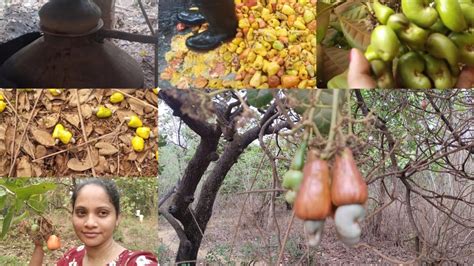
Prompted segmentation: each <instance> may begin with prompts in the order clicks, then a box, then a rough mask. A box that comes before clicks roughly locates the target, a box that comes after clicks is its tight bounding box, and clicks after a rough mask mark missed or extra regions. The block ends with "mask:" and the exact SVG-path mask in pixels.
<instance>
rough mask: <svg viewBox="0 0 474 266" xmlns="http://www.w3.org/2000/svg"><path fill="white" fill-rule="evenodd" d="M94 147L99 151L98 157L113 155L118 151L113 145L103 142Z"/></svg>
mask: <svg viewBox="0 0 474 266" xmlns="http://www.w3.org/2000/svg"><path fill="white" fill-rule="evenodd" d="M94 146H95V147H96V148H97V149H99V154H100V155H113V154H116V153H117V152H118V151H119V150H118V149H117V148H116V147H115V146H114V145H112V144H110V143H107V142H103V141H102V142H97V143H96V144H95V145H94Z"/></svg>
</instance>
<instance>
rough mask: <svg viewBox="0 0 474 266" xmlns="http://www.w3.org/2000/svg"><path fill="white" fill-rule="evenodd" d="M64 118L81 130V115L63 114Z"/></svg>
mask: <svg viewBox="0 0 474 266" xmlns="http://www.w3.org/2000/svg"><path fill="white" fill-rule="evenodd" d="M62 115H63V116H64V118H65V119H66V121H67V122H68V123H69V124H71V125H73V126H75V127H76V128H80V127H81V126H80V123H81V120H80V119H79V114H77V113H63V114H62Z"/></svg>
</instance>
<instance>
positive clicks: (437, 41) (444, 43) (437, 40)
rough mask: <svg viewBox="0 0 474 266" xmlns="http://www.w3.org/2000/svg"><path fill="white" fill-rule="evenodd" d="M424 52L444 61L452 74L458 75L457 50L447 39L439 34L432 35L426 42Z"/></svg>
mask: <svg viewBox="0 0 474 266" xmlns="http://www.w3.org/2000/svg"><path fill="white" fill-rule="evenodd" d="M426 50H427V51H428V52H429V53H430V54H431V55H433V56H434V57H436V58H439V59H446V61H448V63H449V66H450V68H451V71H452V72H453V74H454V75H458V74H459V68H458V63H459V50H458V47H457V46H456V44H454V42H453V41H451V40H450V39H449V38H448V37H446V36H444V35H443V34H441V33H432V34H431V35H430V36H429V37H428V40H427V41H426Z"/></svg>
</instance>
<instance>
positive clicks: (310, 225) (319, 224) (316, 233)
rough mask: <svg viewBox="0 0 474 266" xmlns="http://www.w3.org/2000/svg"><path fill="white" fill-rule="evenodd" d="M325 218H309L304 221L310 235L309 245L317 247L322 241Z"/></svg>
mask: <svg viewBox="0 0 474 266" xmlns="http://www.w3.org/2000/svg"><path fill="white" fill-rule="evenodd" d="M324 221H325V220H307V221H305V222H304V229H305V232H306V235H307V236H308V245H309V246H311V247H316V246H317V245H319V242H321V235H322V233H323V229H324Z"/></svg>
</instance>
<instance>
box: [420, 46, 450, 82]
mask: <svg viewBox="0 0 474 266" xmlns="http://www.w3.org/2000/svg"><path fill="white" fill-rule="evenodd" d="M423 58H424V59H425V63H426V74H428V76H429V77H430V78H431V80H432V81H433V83H434V86H435V88H437V89H446V88H452V87H453V86H454V84H455V82H456V79H455V78H454V77H453V76H452V75H451V71H450V70H449V67H448V64H446V62H445V61H444V60H442V59H437V58H435V57H433V56H432V55H430V54H423Z"/></svg>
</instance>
